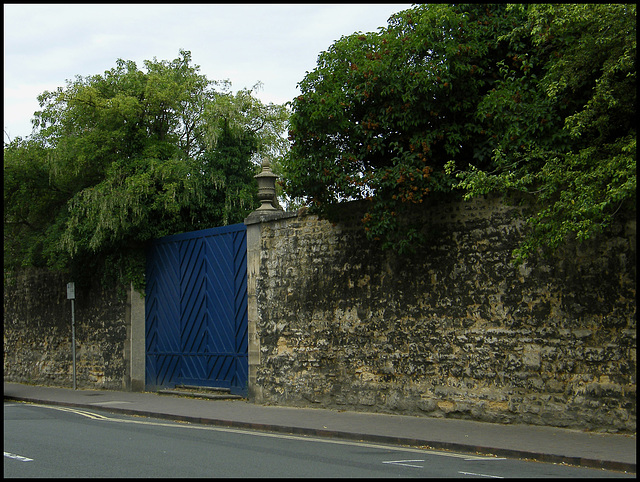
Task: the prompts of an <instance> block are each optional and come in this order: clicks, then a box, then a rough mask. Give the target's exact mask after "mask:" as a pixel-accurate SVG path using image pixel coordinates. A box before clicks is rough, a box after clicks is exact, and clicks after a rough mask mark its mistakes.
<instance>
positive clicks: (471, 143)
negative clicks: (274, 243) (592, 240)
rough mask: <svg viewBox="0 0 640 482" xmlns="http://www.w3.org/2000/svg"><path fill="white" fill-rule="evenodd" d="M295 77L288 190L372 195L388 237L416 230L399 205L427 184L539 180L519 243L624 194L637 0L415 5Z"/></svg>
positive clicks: (334, 198)
mask: <svg viewBox="0 0 640 482" xmlns="http://www.w3.org/2000/svg"><path fill="white" fill-rule="evenodd" d="M607 22H610V23H607ZM601 50H602V51H601ZM300 89H301V92H302V95H300V96H299V97H298V98H297V99H296V100H295V101H294V103H293V113H292V116H291V120H290V123H291V127H290V139H291V141H292V148H291V151H290V153H289V155H288V157H287V158H286V160H285V162H284V165H283V169H284V172H285V178H286V179H285V183H284V185H285V191H286V192H287V193H288V194H289V195H290V196H292V197H294V198H298V199H301V200H302V201H304V202H306V203H307V204H308V205H309V206H310V207H311V209H312V210H314V211H316V212H319V213H320V214H323V215H326V216H327V217H331V216H332V212H333V209H332V208H333V207H334V206H335V205H336V204H337V203H339V202H341V201H345V200H351V199H369V201H370V203H369V208H368V211H367V213H366V214H365V216H364V218H363V224H364V229H365V230H366V232H367V235H368V236H369V237H370V238H371V239H380V240H381V241H382V244H383V247H394V248H395V249H398V250H399V251H401V252H402V251H405V250H410V249H411V248H414V247H415V246H417V245H419V242H420V240H421V238H420V226H417V225H412V224H411V223H410V222H406V221H401V219H407V217H406V216H403V213H407V212H409V211H411V209H410V206H413V205H416V204H420V203H422V202H423V200H424V199H426V198H427V196H430V195H432V193H434V192H454V193H455V192H460V193H462V192H464V193H465V195H466V196H467V197H470V196H474V195H479V194H486V193H489V192H500V193H505V194H506V193H510V192H513V191H516V192H518V193H520V194H526V193H532V195H533V194H534V193H536V192H537V195H535V200H536V201H538V202H539V203H538V204H537V205H536V206H532V208H533V213H534V214H533V215H532V216H531V220H532V235H531V237H530V238H529V240H528V241H527V242H528V243H529V244H526V243H525V244H524V245H523V246H522V247H521V249H520V250H519V251H518V252H517V253H516V255H517V256H519V257H520V258H526V257H527V256H529V255H530V254H532V253H533V252H534V251H535V250H536V249H537V248H538V247H543V246H549V247H551V248H553V247H556V246H558V243H559V242H561V241H563V240H567V239H570V238H571V236H573V235H576V236H577V237H578V238H585V237H587V236H589V235H591V234H592V233H594V232H595V231H599V230H600V231H601V230H602V229H604V227H605V226H606V225H607V224H608V223H609V222H611V218H612V216H613V215H614V213H615V212H617V211H616V210H617V209H622V208H624V207H628V206H631V205H632V204H633V203H634V201H635V124H634V123H633V117H634V116H635V6H629V5H627V6H624V5H617V6H611V5H600V6H594V5H584V6H582V5H581V6H575V5H573V6H571V5H565V6H536V5H531V6H504V5H480V4H474V5H419V6H416V7H413V8H411V9H409V10H406V11H403V12H399V13H398V14H396V15H394V16H392V17H391V18H390V19H389V23H388V26H387V27H384V28H381V29H379V31H378V32H377V33H368V34H362V33H355V34H353V35H350V36H346V37H342V38H341V39H340V40H338V41H337V42H335V43H334V44H333V45H332V46H331V47H330V48H329V49H328V50H327V51H326V52H323V53H321V55H320V56H319V58H318V66H317V68H316V69H315V70H314V71H312V72H310V73H308V74H307V75H306V77H305V78H304V79H303V81H301V82H300ZM584 106H587V107H584ZM607 126H610V127H613V126H615V128H612V129H610V130H609V131H608V133H605V130H606V129H607ZM596 134H597V135H596ZM601 134H602V135H601ZM596 152H597V153H596ZM550 154H552V155H550ZM550 173H553V175H550ZM571 176H573V177H571ZM567 186H572V188H571V189H572V190H571V191H570V193H571V194H570V196H567V194H563V192H567V191H566V189H567ZM603 187H604V188H606V189H604V194H597V193H601V191H602V188H603ZM458 189H461V191H459V190H458ZM540 193H543V194H542V195H540ZM563 196H564V198H563V199H565V198H566V199H565V201H564V202H565V204H564V207H563V208H562V209H560V206H559V205H557V199H556V198H558V197H563ZM571 201H573V204H572V206H574V205H575V203H577V202H579V203H581V204H580V206H582V208H581V209H582V210H581V213H582V214H581V215H580V216H578V217H576V214H575V210H574V211H569V210H567V209H566V208H567V207H568V204H567V203H571ZM530 204H532V203H530ZM620 212H621V211H620ZM599 213H600V214H599Z"/></svg>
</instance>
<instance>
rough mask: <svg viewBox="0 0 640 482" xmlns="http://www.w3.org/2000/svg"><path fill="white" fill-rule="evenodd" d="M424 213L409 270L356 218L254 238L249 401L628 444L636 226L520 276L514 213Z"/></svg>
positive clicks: (295, 221)
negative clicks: (602, 434) (593, 434)
mask: <svg viewBox="0 0 640 482" xmlns="http://www.w3.org/2000/svg"><path fill="white" fill-rule="evenodd" d="M345 212H346V213H347V212H350V211H345ZM423 214H424V216H425V230H426V231H427V232H428V233H430V234H431V239H432V244H431V245H430V246H429V247H427V248H426V249H424V250H423V251H421V252H420V253H417V254H416V255H415V256H411V257H400V256H397V255H394V254H392V253H389V252H384V253H382V252H379V251H378V250H377V249H375V248H373V247H372V246H371V245H370V244H369V243H367V242H366V240H365V239H364V237H363V236H362V234H361V233H360V231H357V230H356V229H354V227H355V226H356V224H357V219H358V218H359V215H358V213H357V207H356V206H353V207H352V209H351V217H350V218H348V217H345V219H344V222H340V223H337V224H335V225H333V224H332V223H330V222H327V221H323V220H319V219H318V218H317V217H316V216H311V215H299V216H297V217H293V218H288V219H280V220H275V221H271V222H263V223H262V224H261V234H260V247H259V256H260V261H259V268H258V269H257V271H258V272H257V274H256V281H255V284H256V287H255V292H256V299H257V318H256V319H257V322H256V327H255V338H256V340H255V344H256V347H257V348H256V351H259V362H258V363H257V364H256V369H255V387H254V389H253V392H252V393H253V396H254V397H255V400H256V402H258V403H271V404H284V405H294V406H317V407H325V408H335V409H345V410H363V411H381V412H391V413H401V414H411V415H425V416H433V417H455V418H467V419H475V420H480V421H489V422H501V423H529V424H540V425H552V426H560V427H572V428H581V429H590V430H604V431H630V432H635V430H636V380H635V376H636V325H635V310H636V309H635V305H636V301H635V288H636V285H635V281H636V271H635V265H636V255H635V221H632V222H629V223H627V224H626V225H625V226H618V227H617V228H616V233H615V236H613V237H610V238H608V239H606V240H604V241H602V240H600V241H598V242H593V243H590V244H585V245H581V246H579V247H573V248H567V249H566V250H565V251H564V252H563V253H561V256H560V257H559V258H556V259H549V260H544V259H542V260H539V261H537V262H536V263H529V264H526V265H523V266H521V267H518V268H517V267H514V266H513V265H512V264H511V251H512V249H513V248H514V247H515V245H516V242H517V240H518V239H520V237H521V235H522V234H521V231H522V221H519V220H517V219H516V218H515V217H514V208H511V207H507V206H505V205H504V204H502V203H501V202H500V201H498V200H495V199H493V200H492V199H479V200H476V201H472V202H448V203H440V204H438V205H435V206H431V207H425V209H424V213H423Z"/></svg>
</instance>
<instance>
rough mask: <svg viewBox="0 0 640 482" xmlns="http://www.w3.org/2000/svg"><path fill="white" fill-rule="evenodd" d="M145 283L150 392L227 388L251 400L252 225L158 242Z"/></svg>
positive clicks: (153, 251)
mask: <svg viewBox="0 0 640 482" xmlns="http://www.w3.org/2000/svg"><path fill="white" fill-rule="evenodd" d="M146 276H147V278H146V279H147V288H146V293H147V294H146V298H147V299H146V301H145V316H146V322H145V323H146V385H147V387H149V388H153V387H155V388H164V387H168V388H172V387H174V386H175V385H176V384H188V385H198V386H207V387H222V388H229V389H230V390H231V392H232V393H234V394H240V395H244V396H246V394H247V376H248V342H247V326H248V321H247V230H246V226H245V225H244V224H235V225H233V226H225V227H221V228H213V229H205V230H202V231H195V232H191V233H184V234H177V235H174V236H167V237H164V238H160V239H156V240H154V241H153V243H152V246H151V248H150V250H149V252H148V255H147V273H146Z"/></svg>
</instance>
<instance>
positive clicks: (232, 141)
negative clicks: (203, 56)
mask: <svg viewBox="0 0 640 482" xmlns="http://www.w3.org/2000/svg"><path fill="white" fill-rule="evenodd" d="M180 53H181V57H180V58H178V59H175V60H174V61H172V62H167V61H160V62H159V61H157V60H155V59H154V60H153V61H145V63H144V64H145V68H146V71H141V70H139V69H138V68H137V66H136V64H135V63H133V62H131V61H128V62H125V61H123V60H118V61H117V64H116V67H115V68H114V69H111V70H109V71H107V72H105V73H104V75H95V76H92V77H88V78H81V77H77V78H76V80H75V81H73V82H71V81H69V82H67V86H66V88H58V89H57V90H56V91H55V92H45V93H43V94H42V95H41V96H40V97H39V101H40V105H41V111H39V112H37V113H36V114H35V118H34V125H35V127H36V128H37V131H36V132H35V134H34V135H32V137H31V138H30V139H27V140H22V139H16V140H15V141H13V142H12V143H10V144H9V145H6V146H5V162H4V175H5V183H4V188H5V189H4V201H5V202H4V205H5V210H4V214H5V215H4V224H5V266H8V267H15V266H19V265H22V266H47V267H49V268H50V269H54V270H62V271H69V272H71V273H72V274H73V276H75V278H76V279H79V278H80V277H82V276H85V277H87V276H91V275H93V274H94V273H96V272H100V273H102V274H103V276H106V277H108V278H110V279H111V280H112V279H113V278H115V279H119V280H120V281H123V282H128V281H133V282H134V283H135V285H136V286H137V287H138V288H142V287H143V286H144V262H145V248H146V245H147V243H148V241H149V240H151V239H153V238H157V237H160V236H164V235H168V234H173V233H178V232H184V231H191V230H195V229H202V228H208V227H212V226H220V225H226V224H232V223H237V222H241V221H242V220H243V219H244V217H246V215H247V214H248V213H249V212H251V211H252V210H253V209H255V208H256V207H257V206H259V202H258V199H257V186H256V184H255V179H254V177H253V176H254V175H255V174H256V173H257V167H258V166H257V164H256V162H255V156H256V155H258V154H259V155H272V156H277V155H279V151H278V149H280V148H282V146H281V145H277V144H276V143H275V142H274V137H275V136H276V133H278V132H282V131H283V129H284V126H285V123H286V119H287V115H288V112H287V111H286V109H285V108H284V107H283V106H276V105H273V104H270V105H268V106H265V105H262V104H261V103H260V102H259V101H258V100H257V99H255V98H253V96H252V93H251V91H249V90H241V91H239V92H238V93H237V94H235V95H234V94H232V93H231V92H229V88H230V85H229V84H228V83H223V84H222V89H221V90H216V89H215V87H216V86H217V85H219V84H217V83H215V82H212V81H209V80H207V79H206V77H205V76H204V75H201V74H200V73H199V67H197V66H192V65H191V56H190V53H189V52H186V51H181V52H180ZM105 280H106V278H105Z"/></svg>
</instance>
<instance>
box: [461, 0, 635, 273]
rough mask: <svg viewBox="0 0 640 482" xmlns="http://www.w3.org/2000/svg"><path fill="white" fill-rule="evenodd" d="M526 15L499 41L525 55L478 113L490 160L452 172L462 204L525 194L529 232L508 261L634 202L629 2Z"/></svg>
mask: <svg viewBox="0 0 640 482" xmlns="http://www.w3.org/2000/svg"><path fill="white" fill-rule="evenodd" d="M527 13H528V16H527V22H525V23H524V24H523V25H522V27H521V28H518V29H514V31H513V32H511V33H510V34H509V35H508V36H507V37H506V38H508V40H509V41H510V44H511V45H513V46H514V48H517V49H519V50H520V51H521V52H524V49H522V47H521V46H523V45H531V48H530V49H529V51H528V53H526V54H525V53H520V54H516V55H514V57H513V59H512V60H513V62H512V63H511V65H510V66H509V65H505V66H504V69H503V71H502V75H501V78H500V81H499V83H498V84H497V85H496V90H495V91H493V92H492V93H491V95H489V96H487V97H486V98H485V99H484V100H483V102H482V104H481V105H480V108H479V111H478V112H479V115H481V116H482V115H485V116H487V117H490V118H492V119H493V122H491V123H490V124H489V125H488V126H487V132H489V133H491V134H492V135H494V136H497V138H498V139H502V141H501V142H498V143H496V145H495V148H494V149H495V150H494V155H493V158H492V161H493V163H492V165H491V166H490V169H481V168H477V169H475V168H472V169H467V170H463V172H459V173H458V178H459V179H460V183H459V185H458V187H460V188H462V189H464V190H465V191H466V196H467V197H471V196H475V195H479V194H485V193H489V192H502V193H519V194H520V195H523V194H524V195H526V196H527V197H528V199H529V203H530V204H532V209H530V210H529V214H530V216H529V217H528V223H529V226H530V228H531V230H530V234H529V236H528V237H527V239H526V240H525V242H524V243H523V244H522V245H521V246H520V247H519V248H518V249H516V250H515V252H514V255H515V257H516V260H517V261H522V260H524V259H527V258H529V257H531V255H533V254H534V253H537V252H540V251H542V252H551V251H553V250H554V249H555V248H557V247H558V246H560V245H561V244H562V243H565V242H567V241H569V240H573V239H577V240H578V241H582V240H585V239H589V238H591V237H593V236H594V235H597V234H599V233H602V232H604V231H605V229H606V228H607V227H608V226H610V225H611V224H612V222H613V220H614V217H615V216H616V215H625V216H629V215H631V213H634V212H635V201H636V127H635V105H636V68H635V55H636V54H635V51H636V7H635V5H532V6H530V7H529V9H528V12H527ZM516 101H517V102H516ZM514 117H515V119H514Z"/></svg>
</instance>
